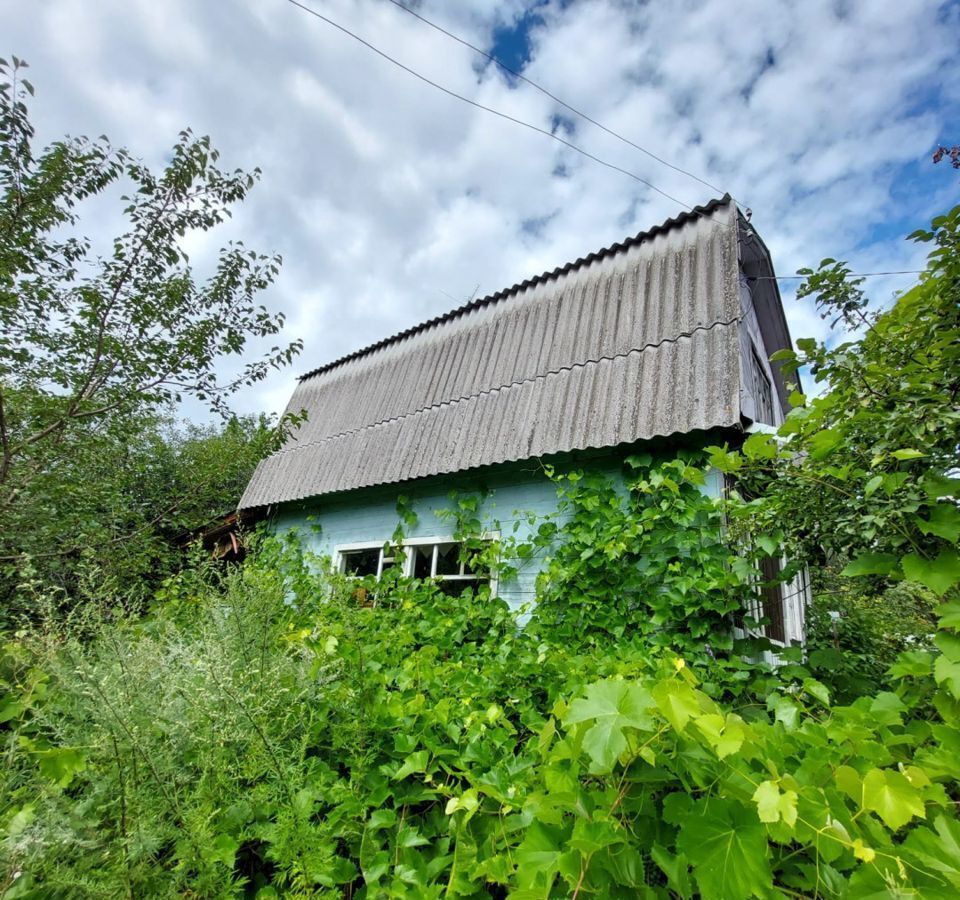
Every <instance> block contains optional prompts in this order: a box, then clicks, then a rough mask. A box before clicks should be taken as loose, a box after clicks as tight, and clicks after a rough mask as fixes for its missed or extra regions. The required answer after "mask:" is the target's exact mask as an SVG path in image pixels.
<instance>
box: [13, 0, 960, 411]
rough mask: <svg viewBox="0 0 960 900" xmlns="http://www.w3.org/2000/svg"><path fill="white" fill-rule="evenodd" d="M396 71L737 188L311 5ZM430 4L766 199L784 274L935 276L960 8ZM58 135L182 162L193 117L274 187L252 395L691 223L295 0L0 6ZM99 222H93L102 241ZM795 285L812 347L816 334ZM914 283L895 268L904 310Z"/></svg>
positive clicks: (670, 186)
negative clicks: (825, 261) (262, 362)
mask: <svg viewBox="0 0 960 900" xmlns="http://www.w3.org/2000/svg"><path fill="white" fill-rule="evenodd" d="M302 2H303V3H304V5H307V6H310V7H312V8H313V9H315V10H317V11H318V12H320V13H322V14H323V15H325V16H327V17H328V18H330V19H332V20H334V21H335V22H337V23H339V24H341V25H342V26H343V27H345V28H348V29H349V30H351V31H353V32H355V33H356V34H358V35H360V36H362V37H363V38H364V39H365V40H367V41H369V42H370V43H371V44H373V45H375V46H376V47H377V48H379V49H381V50H382V51H384V52H385V53H387V54H389V55H391V56H393V57H395V58H396V59H397V60H399V61H400V62H402V63H403V64H404V65H406V66H408V67H410V68H413V69H415V70H417V71H418V72H420V73H421V74H422V75H424V76H425V77H427V78H429V79H431V80H433V81H436V82H438V83H440V84H442V85H444V86H445V87H447V88H449V89H450V90H452V91H455V92H457V93H459V94H461V95H463V96H464V97H468V98H470V99H472V100H475V101H476V102H478V103H482V104H484V105H486V106H490V107H493V108H495V109H498V110H501V111H502V112H504V113H507V114H509V115H511V116H514V117H516V118H519V119H523V120H525V121H527V122H530V123H532V124H534V125H536V126H538V127H540V128H543V129H546V130H548V131H549V130H554V131H556V132H557V133H559V134H562V135H563V136H564V137H565V138H566V139H568V140H570V141H572V142H573V143H576V144H578V145H579V146H581V147H583V148H584V149H585V150H587V151H588V152H590V153H591V154H594V155H595V156H598V157H601V158H603V159H604V160H606V161H608V162H609V163H611V164H613V165H616V166H619V167H621V168H623V169H627V170H629V171H630V172H633V173H635V174H636V175H637V176H639V177H640V178H643V179H645V180H647V181H649V182H650V183H652V184H653V185H655V186H656V187H657V188H659V189H660V190H661V191H663V192H665V193H666V194H669V195H671V196H672V197H674V198H676V199H677V200H679V201H682V203H684V204H688V205H693V204H697V203H703V202H705V201H706V200H708V199H710V197H712V196H715V195H716V194H717V193H718V191H715V190H712V189H711V188H709V187H706V186H704V185H703V184H701V183H700V182H698V181H696V180H694V179H692V178H690V177H688V176H687V175H684V174H681V173H680V172H677V171H675V170H673V169H671V168H668V167H666V166H664V165H661V164H660V163H658V162H656V161H655V160H653V159H651V158H650V157H649V156H646V155H644V154H643V153H641V152H639V151H638V150H636V149H634V148H633V147H630V146H628V145H627V144H625V143H623V142H621V141H619V140H617V139H616V138H615V137H612V136H610V135H609V134H605V133H604V132H603V131H600V130H598V129H597V128H595V127H594V126H592V125H590V124H588V123H586V122H584V121H583V120H579V119H577V118H576V117H575V116H573V115H572V114H570V113H569V112H568V111H567V110H565V109H563V108H562V107H560V106H559V105H558V104H557V103H556V102H555V101H553V100H551V99H550V98H549V97H547V96H545V95H544V94H543V93H540V92H539V91H537V90H536V89H535V88H533V87H531V86H530V85H529V84H527V83H524V82H523V81H520V80H518V79H515V78H512V77H510V76H507V75H506V74H504V73H503V72H502V71H500V70H499V69H498V68H497V67H496V66H494V65H492V64H490V63H489V62H488V61H487V60H485V59H483V58H482V57H480V56H478V55H477V54H476V53H474V52H473V51H471V50H469V49H468V48H466V47H464V46H463V45H461V44H458V43H456V42H454V41H453V40H451V39H450V38H449V37H447V36H445V35H443V34H441V33H439V32H438V31H436V30H434V29H432V28H430V27H429V26H428V25H425V24H424V23H422V22H420V21H418V20H417V19H415V18H414V17H413V16H411V15H409V14H408V13H406V12H404V11H403V10H402V9H398V8H397V7H396V6H395V5H393V4H392V3H391V2H389V0H302ZM408 2H410V5H412V6H414V8H415V9H416V10H417V11H418V12H419V13H420V14H421V15H423V16H424V17H426V18H429V19H430V20H432V21H434V22H436V23H437V24H438V25H441V26H443V27H444V28H446V29H447V30H449V31H451V32H453V33H455V34H457V35H459V36H461V37H463V38H464V39H466V40H469V41H470V42H471V43H473V44H474V45H476V46H477V47H480V48H483V49H485V50H486V51H487V52H489V53H492V54H494V55H496V56H497V57H498V58H500V59H502V60H503V61H505V62H507V63H508V64H509V65H510V66H511V67H512V68H514V69H519V70H522V72H523V74H524V75H525V76H526V77H528V78H530V79H532V80H533V81H535V82H537V83H538V84H540V85H542V86H543V87H545V88H546V89H548V90H549V91H550V92H551V93H553V94H554V95H555V96H557V97H559V98H561V99H563V100H564V101H565V102H566V103H568V104H570V105H571V106H573V107H576V108H577V109H579V110H581V111H583V112H585V113H587V114H588V115H589V116H590V117H592V118H594V119H596V120H597V121H599V122H601V123H603V124H604V125H606V126H607V127H608V128H610V129H612V130H614V131H616V132H618V133H619V134H621V135H623V136H625V137H627V138H629V139H630V140H631V141H633V142H634V143H636V144H639V145H642V146H643V147H645V148H647V149H648V150H649V151H650V152H651V153H653V154H655V155H656V156H658V157H661V158H662V159H665V160H667V161H669V162H670V163H672V164H673V165H675V166H678V167H680V168H683V169H686V170H688V171H689V172H691V173H693V174H694V175H696V176H697V177H698V178H701V179H703V180H704V181H706V182H709V183H710V184H712V185H715V186H717V187H718V188H720V189H721V191H729V192H730V193H731V194H733V195H734V197H736V198H737V200H738V201H739V202H740V203H741V205H743V206H749V207H750V208H751V209H752V210H753V223H754V225H755V226H756V227H757V229H758V231H759V232H760V234H761V235H762V236H763V237H764V239H765V240H766V242H767V244H768V246H769V247H770V249H771V251H772V254H773V258H774V263H775V266H776V268H777V271H778V273H779V274H781V275H782V274H791V273H793V272H795V270H796V269H797V268H798V267H800V266H804V265H809V264H814V265H815V264H816V263H817V261H818V260H820V259H821V258H822V257H824V256H828V255H829V256H838V257H841V258H845V259H848V260H850V262H851V263H852V265H853V266H854V267H855V269H856V270H857V271H874V270H889V269H916V268H919V267H920V266H921V265H922V261H923V255H924V254H923V251H922V249H919V248H917V247H916V246H915V245H912V244H908V243H906V242H904V240H903V235H905V234H907V233H908V232H910V231H912V230H914V229H915V228H917V227H920V226H922V225H924V224H926V223H927V222H928V221H929V219H930V218H931V217H932V216H933V215H935V214H936V213H937V212H940V211H943V210H944V209H945V208H946V205H947V204H948V203H952V202H956V200H957V194H958V185H960V179H958V178H957V177H956V175H955V174H953V173H951V172H949V171H948V170H947V169H946V166H945V164H943V163H941V164H940V166H937V167H934V166H933V165H931V163H930V155H931V152H932V151H933V149H934V148H935V146H936V144H937V143H938V142H941V143H950V144H955V143H958V142H960V84H958V80H957V78H956V77H955V73H956V66H957V62H958V56H960V40H958V37H960V4H958V3H956V2H948V3H945V2H938V0H805V2H804V3H802V4H799V3H793V2H775V0H737V2H733V0H670V2H665V0H651V2H648V3H640V2H628V0H500V2H495V0H456V2H451V0H446V2H443V0H423V2H418V3H413V2H412V0H408ZM0 21H2V22H3V23H4V25H3V35H4V40H3V43H4V45H5V46H4V48H3V50H2V51H0V55H4V56H8V55H9V54H11V53H12V54H16V55H17V56H20V57H22V58H25V59H26V60H28V61H29V63H30V66H31V69H32V71H31V73H30V74H31V78H32V81H33V83H34V85H35V87H36V89H37V97H36V100H35V101H34V102H33V106H32V115H33V118H34V121H35V123H36V125H37V127H38V133H39V136H40V137H41V138H42V139H44V140H52V139H54V138H56V137H59V136H61V135H63V134H64V133H71V134H89V135H99V134H106V135H108V136H109V137H110V139H111V140H112V141H113V142H114V143H115V144H118V145H125V146H127V147H128V148H130V149H131V150H132V151H133V152H134V153H136V154H137V155H139V156H140V157H142V158H143V159H144V160H146V161H148V162H149V163H151V164H155V165H157V166H159V165H162V164H163V160H164V155H165V152H166V151H167V149H168V148H169V147H170V146H171V145H172V143H173V142H174V140H175V138H176V135H177V132H178V131H179V130H180V129H181V128H183V127H185V126H189V127H191V128H193V130H194V131H196V132H198V133H207V134H210V135H211V136H212V138H213V142H214V144H215V145H216V146H217V147H218V148H219V149H220V150H221V153H222V158H221V162H222V163H223V164H224V165H225V167H228V168H232V167H234V166H239V167H244V168H252V167H254V166H260V167H261V168H262V170H263V178H262V181H261V183H260V184H259V186H258V187H257V188H256V189H255V190H254V192H253V193H252V194H251V196H250V198H249V199H248V201H247V202H246V203H245V204H244V207H243V208H242V209H241V210H238V211H237V215H236V217H235V219H234V221H233V222H232V223H231V224H230V229H229V234H228V233H226V232H224V233H220V234H214V235H213V236H212V237H211V238H209V239H206V240H196V241H194V242H192V243H191V248H190V249H191V251H192V254H193V257H194V258H195V259H196V261H197V264H198V266H199V267H200V268H202V266H203V263H204V261H205V260H209V258H210V254H211V253H212V252H213V251H214V250H215V249H216V247H218V246H220V245H221V244H222V242H223V240H225V239H226V238H227V237H241V238H242V239H243V240H244V241H245V243H247V244H248V245H250V246H252V247H255V248H257V249H260V250H263V251H270V252H279V253H281V254H282V255H283V257H284V266H283V270H282V272H281V275H280V278H279V280H278V282H277V284H276V285H275V286H274V287H273V288H272V289H271V290H270V291H269V293H268V294H267V295H266V296H265V297H264V298H263V299H264V302H265V303H266V304H267V305H268V306H269V307H271V308H273V309H277V310H283V311H284V312H285V313H286V315H287V329H286V332H287V335H288V337H290V338H294V337H300V338H302V339H303V340H304V343H305V348H304V352H303V354H302V355H301V357H300V358H299V360H298V361H297V362H296V363H295V365H294V367H293V369H292V370H290V371H288V372H285V373H283V374H278V375H275V376H274V377H273V378H272V379H270V380H269V381H268V382H266V383H264V384H263V385H262V386H260V387H258V388H257V389H255V390H251V391H249V392H248V393H246V394H245V395H244V396H243V397H241V398H239V399H238V401H237V403H236V404H235V405H236V406H237V407H238V409H239V410H240V411H244V412H248V411H250V412H252V411H259V410H268V411H274V412H276V411H279V410H281V409H282V408H283V406H284V405H285V403H286V400H287V398H288V397H289V394H290V392H291V390H292V386H293V381H294V378H295V376H296V374H297V373H299V372H303V371H306V370H308V369H311V368H313V367H315V366H317V365H320V364H322V363H324V362H327V361H330V360H332V359H334V358H336V357H338V356H340V355H342V354H344V353H347V352H349V351H351V350H354V349H357V348H359V347H362V346H365V345H367V344H369V343H371V342H373V341H375V340H378V339H379V338H382V337H385V336H387V335H390V334H392V333H394V332H396V331H399V330H401V329H403V328H406V327H409V326H410V325H413V324H415V323H417V322H419V321H422V320H423V319H425V318H428V317H431V316H434V315H437V314H439V313H441V312H444V311H446V310H448V309H451V308H452V307H455V306H459V305H461V304H462V303H463V302H465V301H466V300H467V299H469V298H470V297H471V296H474V295H477V296H483V295H484V294H487V293H490V292H493V291H496V290H498V289H500V288H502V287H505V286H508V285H511V284H513V283H515V282H517V281H519V280H522V279H523V278H526V277H529V276H531V275H534V274H538V273H540V272H542V271H544V270H546V269H552V268H554V267H555V266H557V265H561V264H563V263H564V262H567V261H568V260H570V259H575V258H576V257H578V256H582V255H584V254H586V253H588V252H590V251H591V250H595V249H598V248H600V247H602V246H605V245H607V244H610V243H612V242H614V241H617V240H620V239H622V238H623V237H625V236H626V235H629V234H633V233H636V232H637V231H640V230H642V229H645V228H647V227H649V226H650V225H652V224H655V223H657V222H660V221H662V220H663V219H665V218H667V217H669V216H672V215H675V214H676V213H677V212H678V211H679V209H680V207H679V205H678V203H677V202H676V200H670V199H667V198H666V197H664V196H662V195H661V194H658V193H656V192H654V191H652V190H651V189H650V188H648V187H646V186H645V185H643V184H641V183H640V182H638V181H635V180H633V179H631V178H629V177H627V176H625V175H623V174H620V173H618V172H615V171H612V170H610V169H609V168H605V167H603V166H601V165H598V164H597V163H595V162H592V161H590V160H588V159H585V158H583V157H582V156H578V155H577V154H576V153H574V152H573V151H572V150H569V149H567V148H564V147H563V146H561V145H560V144H558V143H556V142H554V141H552V140H550V139H549V138H547V137H544V136H543V135H540V134H536V133H534V132H532V131H529V130H526V129H524V128H521V127H518V126H516V125H514V124H511V123H510V122H506V121H504V120H502V119H499V118H497V117H495V116H492V115H491V114H489V113H487V112H484V111H482V110H479V109H477V108H474V107H472V106H469V105H468V104H466V103H463V102H461V101H458V100H456V99H453V98H451V97H449V96H446V95H444V94H443V93H441V92H439V91H437V90H436V89H434V88H432V87H430V86H429V85H427V84H424V83H423V82H421V81H418V80H416V79H415V78H413V77H411V76H410V75H409V74H407V73H405V72H404V71H402V70H401V69H399V68H397V67H396V66H394V65H392V64H391V63H390V62H388V61H387V60H385V59H383V58H381V57H380V56H377V55H376V54H374V53H373V52H372V51H371V50H369V49H367V48H365V47H364V46H363V45H361V44H359V43H357V42H356V41H355V40H353V39H351V38H350V37H348V36H347V35H345V34H344V33H342V32H340V31H338V30H336V29H335V28H334V27H332V26H331V25H329V24H327V23H325V22H323V21H320V20H318V19H317V18H314V17H312V16H310V15H308V14H307V13H306V12H304V11H303V10H302V9H298V8H297V7H296V6H294V5H292V4H291V3H290V2H288V0H204V2H197V0H0ZM109 224H110V223H108V222H107V221H105V220H104V218H103V217H102V215H98V216H92V217H91V218H90V219H88V220H87V222H85V227H86V229H87V230H88V231H89V232H91V233H93V234H96V233H97V232H98V230H100V231H104V230H105V229H106V228H107V227H109ZM792 284H794V282H784V283H783V293H784V298H785V302H786V305H787V314H788V318H789V319H790V323H791V329H792V332H793V336H794V338H796V337H802V336H806V335H820V334H822V333H823V332H822V325H821V324H820V322H819V321H818V320H817V318H816V316H815V315H814V314H813V313H812V311H811V310H810V309H809V308H807V307H805V306H804V305H803V304H801V303H798V302H796V301H794V300H793V299H792V294H793V290H792V287H791V285H792ZM906 284H909V279H904V278H902V277H901V278H876V279H871V280H870V288H871V292H872V294H873V296H874V297H875V298H877V300H878V302H883V301H886V300H888V299H889V298H890V296H891V294H892V292H893V291H894V290H896V289H897V287H898V286H899V287H902V286H905V285H906Z"/></svg>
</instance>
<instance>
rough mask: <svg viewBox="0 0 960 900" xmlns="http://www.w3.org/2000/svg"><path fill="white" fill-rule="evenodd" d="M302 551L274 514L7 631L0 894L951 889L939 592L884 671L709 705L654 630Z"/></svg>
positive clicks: (786, 684)
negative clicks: (109, 596) (257, 544)
mask: <svg viewBox="0 0 960 900" xmlns="http://www.w3.org/2000/svg"><path fill="white" fill-rule="evenodd" d="M308 562H309V561H306V560H303V559H302V558H301V557H300V554H299V552H298V551H297V549H296V547H295V546H286V547H285V546H282V545H280V544H279V543H278V542H276V541H272V540H271V541H268V542H267V543H266V544H264V545H263V546H262V547H261V549H260V550H259V551H258V553H257V555H256V557H255V559H254V560H253V561H251V562H249V563H248V564H247V565H246V566H245V567H244V568H243V569H237V570H232V571H230V572H228V573H225V574H224V573H218V572H216V571H211V570H206V569H201V570H196V571H192V572H189V573H185V574H183V575H181V576H178V577H177V578H175V579H173V580H171V581H170V582H169V583H168V585H167V586H166V587H165V598H166V603H165V605H164V606H163V607H161V608H159V609H158V610H157V612H156V613H155V614H154V615H153V616H152V617H150V618H148V619H146V620H140V619H137V618H135V617H128V616H125V615H121V616H120V617H119V618H117V617H116V615H115V613H113V612H111V613H109V614H108V615H100V614H95V613H94V612H93V610H92V609H91V608H89V607H88V608H87V609H86V610H85V611H84V613H83V614H82V615H78V616H77V618H76V619H75V621H73V622H72V623H70V624H69V625H66V624H64V623H63V622H62V621H61V620H54V621H51V622H50V623H49V630H41V631H37V632H34V633H32V634H31V635H29V636H25V637H24V638H23V639H21V640H20V641H17V642H13V643H10V644H8V645H7V647H6V648H5V653H4V657H3V661H2V668H0V677H2V679H3V682H4V686H5V689H6V692H7V696H8V698H9V699H8V701H7V704H6V705H5V706H4V707H3V708H2V711H3V715H2V718H4V719H5V720H6V721H5V724H4V725H3V726H2V728H3V730H2V731H0V734H2V735H3V739H4V750H3V752H4V755H5V759H6V760H8V766H7V767H6V769H5V771H4V775H3V778H4V779H5V783H4V787H3V792H2V796H3V797H4V808H3V810H2V812H0V826H2V829H3V842H2V845H0V846H2V854H3V862H2V868H0V873H2V874H0V879H4V880H3V881H0V884H3V885H4V886H5V887H6V888H8V889H9V894H8V896H11V897H16V896H19V897H41V896H62V895H65V894H69V893H70V892H72V891H79V892H81V893H83V894H84V895H89V896H104V897H107V896H111V897H112V896H118V895H127V896H129V895H132V896H138V897H141V896H147V897H149V896H168V895H169V894H171V893H183V892H190V893H193V894H196V895H202V896H243V895H246V896H251V895H258V896H261V897H268V896H278V895H283V896H317V895H321V896H322V895H324V894H328V895H330V896H344V895H346V896H353V897H374V896H376V897H431V896H437V897H439V896H448V895H449V896H465V897H482V896H490V897H497V896H504V895H505V894H508V895H509V896H511V897H521V898H522V897H534V896H537V897H568V896H579V897H585V896H588V895H592V896H600V897H636V896H646V897H663V898H667V897H671V896H683V897H694V896H700V897H705V898H706V897H715V898H724V900H726V898H739V897H743V898H746V897H764V896H772V895H774V894H776V893H777V892H779V893H781V894H782V893H787V894H790V895H793V894H799V895H802V896H809V897H834V896H846V895H849V896H863V895H869V894H871V893H873V894H878V895H881V896H885V895H887V894H885V893H884V892H889V893H890V895H891V896H896V895H897V893H896V892H897V891H899V892H900V895H903V894H905V893H909V891H911V890H913V891H916V892H918V893H919V895H921V896H924V897H927V896H929V897H949V896H952V895H955V893H956V891H957V890H960V867H957V865H956V862H955V859H956V856H955V848H956V846H957V842H958V839H960V825H958V824H957V820H956V815H955V802H954V801H955V797H956V796H957V790H958V788H960V785H958V783H957V773H956V768H955V759H956V754H957V752H958V751H960V678H958V677H957V676H956V674H955V672H956V671H960V635H958V634H957V631H956V628H955V627H954V626H948V625H946V624H945V623H946V622H948V621H951V619H950V618H949V617H950V616H953V617H956V613H955V611H950V610H947V613H946V617H945V618H944V621H943V622H942V623H941V630H940V637H939V638H938V644H939V645H940V652H941V655H940V656H939V657H937V666H936V667H934V665H933V656H932V655H928V657H927V661H926V664H925V666H922V665H916V662H917V661H916V660H914V663H915V664H914V666H913V667H912V668H911V667H910V666H907V668H909V671H905V672H904V673H903V674H901V675H899V676H897V677H895V678H893V679H892V681H891V685H892V690H890V691H887V692H884V693H879V694H877V695H875V696H872V697H863V698H861V699H858V700H856V701H855V702H853V703H852V704H850V705H848V706H840V705H832V704H831V698H830V696H829V694H828V693H827V692H826V691H825V690H824V688H823V686H822V685H820V684H818V683H817V682H815V681H813V680H811V679H809V678H807V679H806V680H803V681H802V683H801V676H800V673H799V671H798V670H799V668H800V667H799V666H795V665H794V666H789V667H786V668H788V669H790V671H789V672H787V673H784V674H783V675H782V676H780V677H777V678H774V679H773V680H772V681H769V682H768V685H767V692H766V693H765V694H764V695H762V696H760V695H753V696H751V697H749V698H746V699H745V700H744V701H742V702H741V703H740V704H739V705H738V706H737V707H731V706H730V705H729V704H720V703H718V702H717V700H716V699H714V697H713V696H711V694H710V693H708V692H707V691H705V690H704V687H705V685H704V684H703V683H701V678H702V677H704V676H707V677H710V678H713V677H716V673H715V671H713V670H712V669H711V668H710V667H708V666H702V667H697V669H696V670H693V669H692V668H691V667H690V666H689V665H686V664H685V663H684V661H683V659H682V658H680V657H677V656H675V655H673V654H671V653H669V652H667V653H654V652H652V651H651V649H650V648H649V647H646V648H644V647H643V646H642V644H640V643H639V642H638V643H636V644H634V643H631V642H629V641H624V642H620V643H617V642H614V641H612V640H611V641H608V642H606V643H600V642H596V641H594V640H589V639H585V640H582V641H579V642H577V641H572V640H571V639H570V638H569V637H568V635H567V634H566V632H564V631H562V630H561V631H557V632H550V630H549V629H548V628H546V627H545V626H542V627H541V628H539V629H536V630H534V629H526V630H522V629H518V628H517V624H516V620H515V618H514V616H513V615H512V614H511V613H510V611H509V610H508V609H507V608H506V607H505V606H504V605H503V604H502V603H501V602H500V601H498V600H496V599H492V598H489V597H486V596H481V597H473V596H471V595H469V594H468V595H466V596H464V597H459V598H451V597H448V596H446V595H444V594H443V593H442V592H441V591H440V590H439V589H438V588H437V587H436V586H433V585H429V584H418V583H412V582H406V581H405V580H403V579H395V580H394V581H393V582H392V583H391V584H390V585H389V586H383V585H382V586H381V589H380V592H379V595H378V603H377V606H376V608H371V607H368V606H363V605H359V604H358V603H357V602H356V598H355V591H356V583H355V582H351V581H349V580H347V579H342V578H339V577H333V576H329V575H326V574H323V573H322V572H319V571H318V570H317V568H316V567H314V566H311V565H309V564H308ZM109 609H111V610H112V609H113V607H112V606H111V607H109ZM258 892H259V893H258Z"/></svg>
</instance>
